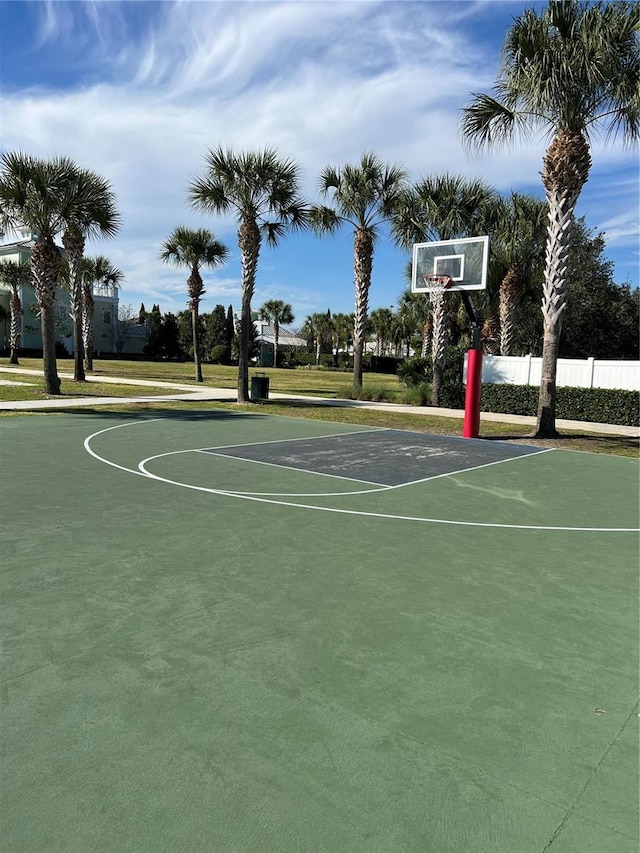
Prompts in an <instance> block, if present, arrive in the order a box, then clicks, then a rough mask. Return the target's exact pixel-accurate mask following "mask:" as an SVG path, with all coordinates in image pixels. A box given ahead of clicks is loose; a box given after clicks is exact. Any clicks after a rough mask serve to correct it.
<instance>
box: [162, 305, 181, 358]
mask: <svg viewBox="0 0 640 853" xmlns="http://www.w3.org/2000/svg"><path fill="white" fill-rule="evenodd" d="M186 313H188V312H186ZM159 337H160V346H159V348H160V355H161V356H162V357H163V358H168V359H181V358H183V357H184V354H183V352H182V349H181V347H180V340H179V334H178V320H177V318H176V315H175V314H172V313H171V312H170V311H168V312H167V313H166V314H163V315H162V323H161V325H160V332H159Z"/></svg>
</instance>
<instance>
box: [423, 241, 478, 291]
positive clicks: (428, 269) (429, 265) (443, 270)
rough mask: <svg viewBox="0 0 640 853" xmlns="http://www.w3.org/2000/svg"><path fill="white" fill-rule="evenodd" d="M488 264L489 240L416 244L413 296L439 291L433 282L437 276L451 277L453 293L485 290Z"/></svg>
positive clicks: (450, 288)
mask: <svg viewBox="0 0 640 853" xmlns="http://www.w3.org/2000/svg"><path fill="white" fill-rule="evenodd" d="M488 261H489V238H488V237H460V238H458V239H456V240H438V241H435V242H432V243H415V244H414V246H413V265H412V276H411V290H412V292H413V293H431V292H432V291H433V290H435V289H437V287H434V286H433V283H432V282H431V281H429V277H433V276H450V277H451V278H452V279H453V281H452V283H451V285H450V287H449V290H485V288H486V286H487V264H488ZM425 277H426V278H425Z"/></svg>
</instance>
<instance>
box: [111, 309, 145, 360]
mask: <svg viewBox="0 0 640 853" xmlns="http://www.w3.org/2000/svg"><path fill="white" fill-rule="evenodd" d="M138 316H139V315H138V314H136V313H135V311H134V309H133V306H132V305H119V306H118V316H117V317H115V318H114V320H113V323H112V325H111V342H112V343H113V348H114V349H115V351H116V352H117V353H118V355H121V354H122V351H123V350H124V347H125V344H126V343H127V341H128V340H131V338H132V336H133V329H134V327H135V326H136V323H137V320H138Z"/></svg>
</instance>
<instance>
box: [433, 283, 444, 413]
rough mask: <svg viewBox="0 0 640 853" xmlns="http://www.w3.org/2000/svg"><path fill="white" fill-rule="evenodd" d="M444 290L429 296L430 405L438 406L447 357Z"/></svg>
mask: <svg viewBox="0 0 640 853" xmlns="http://www.w3.org/2000/svg"><path fill="white" fill-rule="evenodd" d="M445 299H446V296H445V292H444V290H443V291H441V292H437V293H432V294H431V303H432V316H433V327H432V335H431V340H432V349H431V352H432V362H433V385H432V387H431V403H432V404H433V405H434V406H438V405H439V404H440V390H441V388H442V383H443V379H444V368H445V364H446V355H447V306H446V302H445Z"/></svg>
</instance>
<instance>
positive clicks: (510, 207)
mask: <svg viewBox="0 0 640 853" xmlns="http://www.w3.org/2000/svg"><path fill="white" fill-rule="evenodd" d="M490 215H493V217H494V221H493V226H492V227H491V243H492V248H491V257H492V266H494V267H498V268H499V270H500V272H499V274H500V276H501V278H500V290H499V323H498V324H497V325H498V332H497V338H498V340H499V350H500V355H511V354H512V348H513V340H514V334H515V319H516V310H517V307H518V303H519V300H520V297H521V295H522V293H523V292H524V290H525V288H526V286H527V285H528V283H529V282H530V280H531V274H532V270H533V269H535V268H536V267H537V266H538V265H539V264H541V263H542V261H543V259H544V243H545V234H546V223H547V205H546V203H545V202H544V201H543V200H542V199H538V198H535V197H534V196H530V195H521V194H519V193H512V194H511V195H510V196H509V197H508V198H499V199H497V200H496V202H495V204H494V205H493V210H492V211H491V214H490ZM487 319H488V320H489V319H490V318H487Z"/></svg>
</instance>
